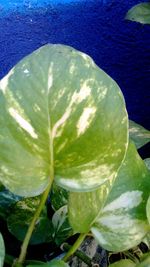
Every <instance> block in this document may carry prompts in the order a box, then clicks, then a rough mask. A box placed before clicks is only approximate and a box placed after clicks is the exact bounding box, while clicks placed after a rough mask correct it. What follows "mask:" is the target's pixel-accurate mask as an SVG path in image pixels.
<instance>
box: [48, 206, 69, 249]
mask: <svg viewBox="0 0 150 267" xmlns="http://www.w3.org/2000/svg"><path fill="white" fill-rule="evenodd" d="M52 223H53V228H54V233H53V239H54V241H55V243H56V244H57V245H61V244H62V243H63V242H64V241H65V240H66V239H67V238H69V237H70V236H71V235H72V234H73V230H72V228H71V226H70V224H69V221H68V208H67V206H63V207H61V208H60V209H59V210H57V211H56V212H55V213H54V215H53V217H52Z"/></svg>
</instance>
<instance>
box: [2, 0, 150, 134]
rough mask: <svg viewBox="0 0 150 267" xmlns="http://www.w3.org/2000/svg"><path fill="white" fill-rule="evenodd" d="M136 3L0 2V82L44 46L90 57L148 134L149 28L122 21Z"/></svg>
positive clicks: (91, 0) (115, 0) (80, 0)
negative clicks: (54, 45) (112, 81)
mask: <svg viewBox="0 0 150 267" xmlns="http://www.w3.org/2000/svg"><path fill="white" fill-rule="evenodd" d="M139 2H141V1H140V0H139V1H138V0H122V1H121V0H103V1H100V0H87V1H85V0H78V1H77V0H74V1H71V0H64V1H63V0H62V1H61V0H57V1H51V0H45V1H44V0H12V1H11V0H0V78H2V77H3V76H4V75H5V74H6V73H7V72H8V71H9V70H10V68H11V67H12V66H13V65H14V64H16V63H17V62H18V61H19V60H20V59H21V58H23V57H24V56H25V55H27V54H29V53H30V52H32V51H33V50H35V49H36V48H38V47H40V46H42V45H44V44H46V43H48V42H49V43H63V44H67V45H71V46H73V47H75V48H77V49H79V50H81V51H84V52H86V53H87V54H89V55H90V56H91V57H93V59H94V60H95V61H96V63H97V64H98V65H99V66H100V67H101V68H102V69H104V70H105V71H106V72H107V73H108V74H109V75H111V76H112V77H113V78H114V79H115V80H116V81H117V83H118V84H119V85H120V87H121V89H122V91H123V93H124V96H125V99H126V103H127V109H128V112H129V115H130V118H131V119H133V120H135V121H137V122H139V123H141V124H143V125H144V126H145V127H147V128H149V129H150V26H149V25H145V26H143V25H141V24H139V23H134V22H129V21H126V20H124V16H125V14H126V12H127V11H128V9H129V8H130V7H131V6H133V5H135V4H137V3H139Z"/></svg>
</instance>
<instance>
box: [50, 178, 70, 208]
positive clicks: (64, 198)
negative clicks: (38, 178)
mask: <svg viewBox="0 0 150 267" xmlns="http://www.w3.org/2000/svg"><path fill="white" fill-rule="evenodd" d="M50 200H51V205H52V207H53V209H54V210H58V209H60V208H61V207H63V206H64V205H66V204H67V203H68V191H67V190H65V189H63V188H62V187H60V186H58V185H57V184H56V183H55V182H54V183H53V186H52V190H51V195H50Z"/></svg>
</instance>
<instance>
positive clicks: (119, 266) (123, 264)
mask: <svg viewBox="0 0 150 267" xmlns="http://www.w3.org/2000/svg"><path fill="white" fill-rule="evenodd" d="M109 267H136V266H135V263H134V262H133V261H131V260H120V261H117V262H115V263H113V264H110V265H109Z"/></svg>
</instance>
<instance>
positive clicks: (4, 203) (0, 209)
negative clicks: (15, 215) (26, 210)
mask: <svg viewBox="0 0 150 267" xmlns="http://www.w3.org/2000/svg"><path fill="white" fill-rule="evenodd" d="M20 199H21V197H19V196H16V195H14V194H13V193H11V192H10V191H9V190H6V189H5V187H4V186H3V187H1V188H0V217H2V218H3V219H4V220H6V219H7V216H8V215H9V214H10V212H11V207H12V205H13V204H14V203H16V202H17V201H18V200H20Z"/></svg>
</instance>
